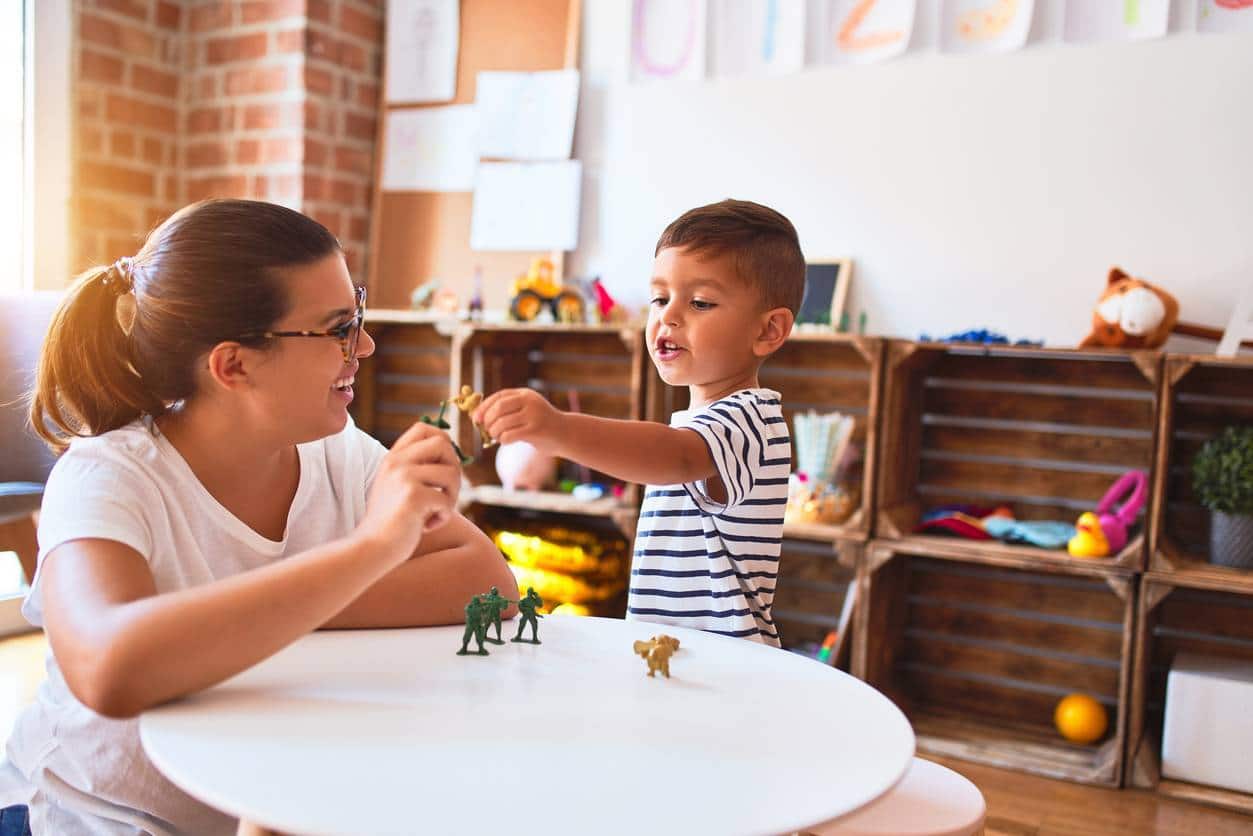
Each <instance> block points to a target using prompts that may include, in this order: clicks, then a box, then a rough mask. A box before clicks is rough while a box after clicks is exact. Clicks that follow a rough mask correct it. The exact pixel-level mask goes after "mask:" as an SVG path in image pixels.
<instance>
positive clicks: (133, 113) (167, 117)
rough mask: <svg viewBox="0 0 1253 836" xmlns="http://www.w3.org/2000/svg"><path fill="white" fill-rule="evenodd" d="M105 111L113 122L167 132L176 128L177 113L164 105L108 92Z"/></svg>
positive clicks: (172, 131)
mask: <svg viewBox="0 0 1253 836" xmlns="http://www.w3.org/2000/svg"><path fill="white" fill-rule="evenodd" d="M106 113H107V114H108V118H109V121H111V122H115V123H116V122H124V123H126V124H131V125H140V126H143V127H146V128H152V129H153V130H158V131H166V132H169V133H174V132H175V131H177V130H178V113H177V112H176V111H175V110H174V108H172V107H166V106H165V105H158V104H151V103H149V102H141V101H139V100H137V99H131V98H127V97H126V96H119V95H114V94H110V95H109V101H108V107H107V110H106Z"/></svg>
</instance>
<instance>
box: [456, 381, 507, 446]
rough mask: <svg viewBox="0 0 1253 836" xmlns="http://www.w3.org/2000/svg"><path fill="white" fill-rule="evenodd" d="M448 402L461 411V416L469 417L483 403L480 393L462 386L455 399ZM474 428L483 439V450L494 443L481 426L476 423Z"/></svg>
mask: <svg viewBox="0 0 1253 836" xmlns="http://www.w3.org/2000/svg"><path fill="white" fill-rule="evenodd" d="M449 401H450V402H451V403H452V405H453V406H455V407H457V409H459V410H460V411H461V414H462V415H469V414H470V413H472V412H474V410H476V409H478V408H479V404H481V403H482V402H483V394H482V393H481V392H476V391H474V390H473V389H472V388H470V387H469V386H462V387H461V393H460V394H459V395H457V396H456V397H455V398H449ZM474 428H475V429H477V430H478V431H479V435H481V436H482V437H483V447H484V448H485V449H486V448H488V447H491V446H492V445H493V444H495V443H496V442H495V441H493V440H492V437H491V436H490V435H488V434H487V430H485V429H483V425H482V424H480V423H478V422H477V421H476V422H475V424H474Z"/></svg>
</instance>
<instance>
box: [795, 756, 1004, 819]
mask: <svg viewBox="0 0 1253 836" xmlns="http://www.w3.org/2000/svg"><path fill="white" fill-rule="evenodd" d="M986 815H987V805H986V804H985V803H984V801H983V793H981V792H979V788H978V787H976V786H975V785H974V784H972V783H970V781H969V780H967V779H966V778H965V777H963V776H961V775H958V774H957V773H956V772H954V771H953V770H951V769H948V768H947V767H943V766H940V765H939V764H938V763H932V762H931V761H926V760H923V759H922V758H914V762H913V763H912V764H911V765H910V767H909V771H908V772H906V773H905V777H904V778H902V779H901V782H900V783H899V784H897V785H896V786H895V787H893V788H892V789H891V790H890V791H889V792H888V794H887V795H885V796H883V797H882V798H880V799H879V800H878V801H875V802H874V803H873V804H871V805H870V806H869V807H866V808H864V809H861V810H858V811H857V812H855V813H853V814H852V815H849V816H845V817H843V818H841V819H837V820H835V821H834V822H829V823H827V824H824V825H822V826H821V827H817V828H810V830H809V833H810V834H814V836H977V834H981V833H983V820H984V817H985V816H986Z"/></svg>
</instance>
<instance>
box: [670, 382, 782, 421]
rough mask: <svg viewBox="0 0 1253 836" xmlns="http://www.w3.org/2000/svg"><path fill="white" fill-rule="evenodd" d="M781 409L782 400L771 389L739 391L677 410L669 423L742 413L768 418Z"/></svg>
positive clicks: (759, 388) (778, 412)
mask: <svg viewBox="0 0 1253 836" xmlns="http://www.w3.org/2000/svg"><path fill="white" fill-rule="evenodd" d="M782 409H783V399H782V397H781V396H780V395H779V393H778V392H776V391H774V390H773V389H764V388H761V387H758V388H754V389H741V390H739V391H738V392H732V393H731V394H729V395H725V396H723V397H721V398H719V399H718V400H716V401H713V402H711V403H708V404H705V405H704V406H701V407H697V408H696V409H684V410H679V411H677V412H675V413H673V414H672V416H671V419H672V420H671V423H672V424H676V423H678V422H683V423H687V422H690V421H693V420H695V419H696V418H697V417H699V416H708V415H711V414H712V415H721V416H723V417H726V416H727V415H728V413H734V412H742V413H745V414H747V415H748V416H750V417H762V418H768V417H773V416H775V415H777V414H780V413H781V412H782Z"/></svg>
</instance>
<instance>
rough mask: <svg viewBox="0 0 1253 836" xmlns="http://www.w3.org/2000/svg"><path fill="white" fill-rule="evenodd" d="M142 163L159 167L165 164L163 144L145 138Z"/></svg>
mask: <svg viewBox="0 0 1253 836" xmlns="http://www.w3.org/2000/svg"><path fill="white" fill-rule="evenodd" d="M171 144H172V143H171ZM144 161H145V162H149V163H152V164H153V165H161V163H163V162H165V143H164V142H162V141H161V140H159V139H155V138H153V137H145V139H144Z"/></svg>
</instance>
